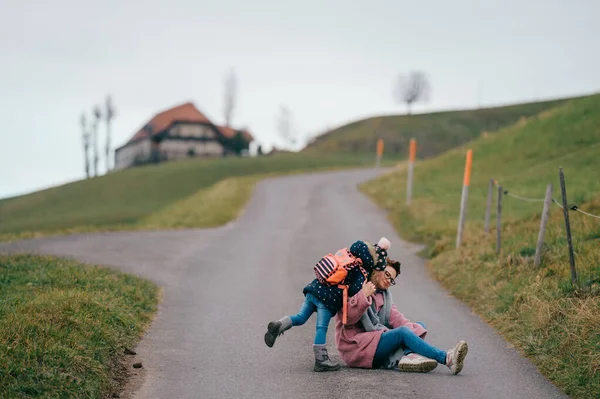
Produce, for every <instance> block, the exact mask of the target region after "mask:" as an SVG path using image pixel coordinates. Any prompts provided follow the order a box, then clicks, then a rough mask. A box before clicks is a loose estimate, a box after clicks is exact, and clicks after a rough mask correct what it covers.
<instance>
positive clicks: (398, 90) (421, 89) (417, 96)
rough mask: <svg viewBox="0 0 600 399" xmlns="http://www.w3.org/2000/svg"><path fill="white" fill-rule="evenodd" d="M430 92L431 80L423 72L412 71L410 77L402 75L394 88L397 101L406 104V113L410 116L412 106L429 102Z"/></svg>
mask: <svg viewBox="0 0 600 399" xmlns="http://www.w3.org/2000/svg"><path fill="white" fill-rule="evenodd" d="M430 91H431V86H430V85H429V80H428V79H427V76H426V75H425V73H424V72H422V71H411V72H410V73H409V74H408V75H400V76H399V77H398V80H397V81H396V84H395V86H394V96H395V98H396V100H397V101H398V102H399V103H403V104H406V111H407V113H408V114H409V115H410V111H411V107H412V105H413V104H414V103H416V102H419V101H425V100H427V99H428V98H429V94H430Z"/></svg>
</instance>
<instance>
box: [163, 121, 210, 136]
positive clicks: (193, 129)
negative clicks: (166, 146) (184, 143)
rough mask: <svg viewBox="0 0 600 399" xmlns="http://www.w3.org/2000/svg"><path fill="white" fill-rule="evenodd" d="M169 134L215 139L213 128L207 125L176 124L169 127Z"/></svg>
mask: <svg viewBox="0 0 600 399" xmlns="http://www.w3.org/2000/svg"><path fill="white" fill-rule="evenodd" d="M169 135H170V136H176V137H206V138H214V139H216V134H215V132H214V130H213V129H211V128H210V127H209V126H207V125H185V124H177V125H175V126H173V127H172V128H171V129H169Z"/></svg>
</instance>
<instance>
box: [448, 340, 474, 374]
mask: <svg viewBox="0 0 600 399" xmlns="http://www.w3.org/2000/svg"><path fill="white" fill-rule="evenodd" d="M468 351H469V347H468V345H467V343H466V342H465V341H460V342H459V343H458V344H456V346H455V347H454V348H452V349H450V350H449V351H448V352H447V354H446V366H448V368H449V369H450V371H452V374H454V375H456V374H458V373H460V371H461V370H462V369H463V365H464V362H465V356H467V352H468Z"/></svg>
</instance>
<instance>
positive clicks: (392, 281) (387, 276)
mask: <svg viewBox="0 0 600 399" xmlns="http://www.w3.org/2000/svg"><path fill="white" fill-rule="evenodd" d="M383 275H384V276H385V278H387V280H388V281H389V282H390V284H391V285H396V280H394V279H393V278H392V275H391V274H390V272H388V271H387V270H386V271H385V272H384V273H383Z"/></svg>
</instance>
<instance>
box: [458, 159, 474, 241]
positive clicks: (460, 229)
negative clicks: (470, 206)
mask: <svg viewBox="0 0 600 399" xmlns="http://www.w3.org/2000/svg"><path fill="white" fill-rule="evenodd" d="M472 164H473V150H468V151H467V160H466V162H465V174H464V177H463V189H462V197H461V199H460V215H459V217H458V231H457V233H456V248H458V247H460V242H461V240H462V234H463V227H464V224H465V216H466V213H467V210H466V208H467V197H468V196H469V184H470V183H471V166H472Z"/></svg>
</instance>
